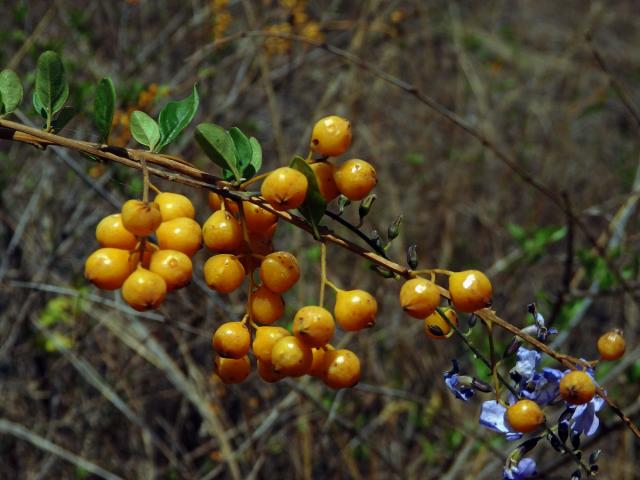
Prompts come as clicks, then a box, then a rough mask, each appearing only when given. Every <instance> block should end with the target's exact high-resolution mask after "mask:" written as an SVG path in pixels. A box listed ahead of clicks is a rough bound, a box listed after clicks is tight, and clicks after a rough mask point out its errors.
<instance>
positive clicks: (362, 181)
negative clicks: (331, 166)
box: [333, 158, 378, 201]
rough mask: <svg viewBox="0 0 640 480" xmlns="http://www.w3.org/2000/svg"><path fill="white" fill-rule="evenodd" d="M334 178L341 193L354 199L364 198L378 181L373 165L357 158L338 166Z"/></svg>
mask: <svg viewBox="0 0 640 480" xmlns="http://www.w3.org/2000/svg"><path fill="white" fill-rule="evenodd" d="M333 178H334V180H335V182H336V186H337V187H338V190H339V191H340V193H342V194H343V195H344V196H345V197H347V198H348V199H349V200H352V201H356V200H362V199H363V198H364V197H366V196H367V195H369V192H371V190H373V187H375V186H376V183H378V179H377V177H376V170H375V169H374V168H373V166H372V165H371V164H370V163H368V162H365V161H364V160H359V159H357V158H354V159H351V160H347V161H346V162H344V163H343V164H342V165H340V166H339V167H338V168H336V171H335V173H334V175H333Z"/></svg>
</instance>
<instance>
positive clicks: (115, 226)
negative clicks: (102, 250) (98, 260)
mask: <svg viewBox="0 0 640 480" xmlns="http://www.w3.org/2000/svg"><path fill="white" fill-rule="evenodd" d="M96 240H98V243H99V244H100V246H101V247H111V248H121V249H123V250H133V249H134V248H136V243H137V242H138V239H137V238H136V236H135V235H134V234H133V233H131V232H130V231H129V230H127V229H126V228H124V224H123V223H122V214H120V213H114V214H113V215H107V216H106V217H104V218H103V219H102V220H100V223H98V226H97V227H96Z"/></svg>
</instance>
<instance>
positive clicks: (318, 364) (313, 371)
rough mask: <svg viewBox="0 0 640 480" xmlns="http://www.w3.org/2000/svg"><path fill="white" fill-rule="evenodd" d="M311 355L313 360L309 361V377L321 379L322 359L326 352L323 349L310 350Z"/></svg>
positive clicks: (322, 371) (322, 370)
mask: <svg viewBox="0 0 640 480" xmlns="http://www.w3.org/2000/svg"><path fill="white" fill-rule="evenodd" d="M311 354H312V355H313V360H311V367H310V368H309V375H311V376H313V377H321V376H322V375H323V373H324V357H325V354H326V350H325V349H324V348H312V349H311Z"/></svg>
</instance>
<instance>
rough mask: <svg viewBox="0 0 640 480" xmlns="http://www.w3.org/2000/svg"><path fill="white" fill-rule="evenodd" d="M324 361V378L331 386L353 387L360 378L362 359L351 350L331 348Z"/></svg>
mask: <svg viewBox="0 0 640 480" xmlns="http://www.w3.org/2000/svg"><path fill="white" fill-rule="evenodd" d="M323 363H324V370H323V372H322V380H323V381H324V383H325V384H326V385H327V386H329V387H331V388H349V387H353V386H354V385H356V384H357V383H358V381H359V380H360V359H359V358H358V356H357V355H356V354H355V353H353V352H352V351H351V350H346V349H343V350H329V351H328V352H325V355H324V361H323Z"/></svg>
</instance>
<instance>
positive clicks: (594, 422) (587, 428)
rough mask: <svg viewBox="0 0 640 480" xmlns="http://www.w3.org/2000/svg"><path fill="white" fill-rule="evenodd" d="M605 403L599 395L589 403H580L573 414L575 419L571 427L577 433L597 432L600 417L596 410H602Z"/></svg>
mask: <svg viewBox="0 0 640 480" xmlns="http://www.w3.org/2000/svg"><path fill="white" fill-rule="evenodd" d="M603 405H604V400H603V399H602V398H601V397H599V396H597V395H596V396H595V397H593V398H592V399H591V401H590V402H589V403H585V404H584V405H578V406H577V407H576V409H575V411H574V412H573V415H572V416H571V420H573V425H572V426H571V429H572V430H573V431H574V432H576V433H584V434H585V435H587V436H589V435H593V434H594V433H596V431H597V430H598V427H599V426H600V419H599V418H598V416H597V415H596V412H598V411H600V409H601V408H602V406H603Z"/></svg>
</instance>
